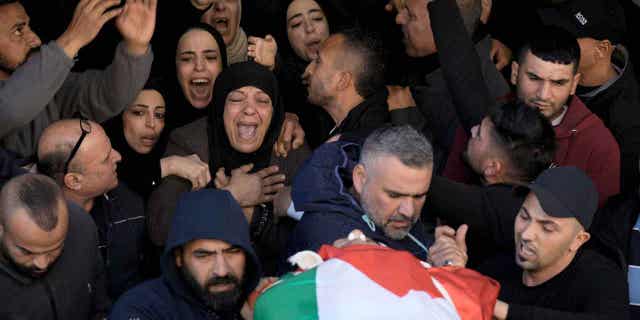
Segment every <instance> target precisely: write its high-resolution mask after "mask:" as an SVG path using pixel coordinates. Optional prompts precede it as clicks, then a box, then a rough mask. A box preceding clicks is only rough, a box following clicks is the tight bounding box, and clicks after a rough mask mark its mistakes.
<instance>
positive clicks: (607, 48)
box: [596, 39, 615, 59]
mask: <svg viewBox="0 0 640 320" xmlns="http://www.w3.org/2000/svg"><path fill="white" fill-rule="evenodd" d="M614 48H615V46H614V45H613V44H612V43H611V41H609V40H606V39H605V40H602V41H598V44H597V45H596V52H597V55H598V59H605V58H608V57H609V56H611V53H612V52H613V49H614Z"/></svg>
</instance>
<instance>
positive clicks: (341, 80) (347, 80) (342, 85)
mask: <svg viewBox="0 0 640 320" xmlns="http://www.w3.org/2000/svg"><path fill="white" fill-rule="evenodd" d="M352 82H353V74H352V73H351V72H349V71H341V72H338V83H337V84H336V89H338V91H343V90H345V89H347V88H349V86H351V83H352Z"/></svg>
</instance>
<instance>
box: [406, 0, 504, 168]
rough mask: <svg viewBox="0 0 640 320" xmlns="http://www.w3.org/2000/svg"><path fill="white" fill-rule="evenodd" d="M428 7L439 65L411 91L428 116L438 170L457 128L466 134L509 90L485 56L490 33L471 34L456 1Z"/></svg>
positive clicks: (448, 151) (428, 129)
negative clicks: (421, 83)
mask: <svg viewBox="0 0 640 320" xmlns="http://www.w3.org/2000/svg"><path fill="white" fill-rule="evenodd" d="M428 6H429V16H430V19H431V26H432V29H433V35H434V40H435V43H436V46H437V47H438V53H437V56H438V60H439V62H440V68H439V69H437V70H435V71H433V72H431V73H429V74H427V75H425V85H424V86H415V87H412V88H411V91H412V93H413V95H414V98H415V101H416V104H417V106H418V109H419V110H420V111H421V112H422V114H423V115H424V118H425V119H426V130H425V131H426V132H425V135H427V136H430V137H431V142H432V143H433V147H434V152H435V168H434V172H435V173H442V172H443V171H444V169H445V166H446V164H447V163H446V162H447V161H448V159H449V156H450V153H451V151H452V146H453V144H454V140H455V137H456V132H457V131H458V129H459V128H460V127H462V129H463V130H464V132H469V130H471V128H472V127H473V126H475V125H477V124H479V123H480V122H481V121H482V118H483V117H484V116H486V114H487V112H488V110H489V108H491V107H493V106H494V105H496V104H497V101H499V100H500V99H501V98H503V97H506V96H507V95H508V94H509V92H510V89H509V86H508V84H507V82H506V80H505V79H504V78H503V77H502V75H501V74H500V73H499V72H498V71H497V69H496V67H495V65H494V64H493V62H492V61H491V60H490V59H489V50H490V38H489V36H487V35H486V34H485V35H483V34H482V33H480V32H479V33H476V35H475V36H474V37H473V39H472V38H471V37H470V36H469V34H468V31H467V29H466V28H465V26H464V23H463V20H462V17H461V16H460V12H459V9H458V7H457V4H456V2H455V1H451V0H440V1H433V2H430V3H429V4H428ZM473 40H476V41H475V43H474V42H473ZM425 59H429V58H425Z"/></svg>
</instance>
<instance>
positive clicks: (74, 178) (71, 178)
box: [62, 172, 84, 191]
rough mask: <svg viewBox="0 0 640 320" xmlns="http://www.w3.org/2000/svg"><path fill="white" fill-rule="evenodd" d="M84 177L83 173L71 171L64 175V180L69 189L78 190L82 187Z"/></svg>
mask: <svg viewBox="0 0 640 320" xmlns="http://www.w3.org/2000/svg"><path fill="white" fill-rule="evenodd" d="M83 180H84V177H83V176H82V174H79V173H75V172H71V173H67V174H65V175H64V177H63V178H62V181H63V182H64V186H65V187H66V188H67V189H70V190H73V191H78V190H80V189H81V188H82V182H83Z"/></svg>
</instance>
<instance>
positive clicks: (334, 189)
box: [281, 141, 433, 271]
mask: <svg viewBox="0 0 640 320" xmlns="http://www.w3.org/2000/svg"><path fill="white" fill-rule="evenodd" d="M359 155H360V146H359V145H358V144H355V143H350V142H344V141H339V142H335V143H326V144H324V145H322V146H320V147H319V148H318V149H316V151H315V152H314V153H313V156H312V157H311V159H310V160H309V161H308V162H307V163H306V164H305V165H304V166H303V167H302V168H301V169H300V171H299V172H298V175H297V176H296V178H295V180H294V182H293V191H292V198H293V203H294V206H295V208H296V210H298V211H304V215H303V217H302V220H300V222H298V225H297V226H296V228H295V229H294V231H293V234H292V236H291V238H290V239H289V244H288V248H287V257H289V256H291V255H293V254H295V253H297V252H299V251H303V250H313V251H317V250H318V249H319V248H320V246H322V245H323V244H332V243H333V242H334V241H335V240H337V239H340V238H346V237H347V236H348V235H349V233H350V232H351V231H352V230H354V229H360V230H362V232H364V234H365V235H366V236H367V238H370V239H373V240H374V241H377V242H381V243H384V244H385V245H387V246H388V247H390V248H393V249H396V250H405V251H409V252H411V253H412V254H413V255H415V256H416V257H418V258H419V259H422V260H425V259H426V255H427V252H426V249H427V248H428V247H429V246H430V245H431V243H432V242H433V241H432V239H433V237H432V236H431V235H430V234H428V233H427V230H426V228H425V226H424V225H423V224H422V223H421V222H420V221H418V222H417V223H416V224H415V226H414V227H413V229H411V230H410V234H409V235H408V236H406V237H405V238H404V239H402V240H393V239H391V238H388V237H387V236H386V235H385V234H384V232H383V231H382V230H381V229H380V228H376V227H375V226H373V224H372V223H370V222H368V221H367V220H368V219H366V218H365V217H367V215H366V214H365V211H364V210H363V209H362V206H361V205H360V203H359V201H358V200H356V198H355V197H354V196H353V195H352V194H351V193H350V192H349V189H350V188H351V186H352V184H353V182H352V178H351V174H352V172H353V168H354V167H355V165H356V164H357V162H358V159H359ZM282 268H283V270H281V271H286V270H285V269H286V268H285V267H284V264H283V265H282Z"/></svg>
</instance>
